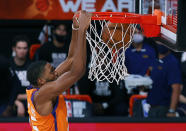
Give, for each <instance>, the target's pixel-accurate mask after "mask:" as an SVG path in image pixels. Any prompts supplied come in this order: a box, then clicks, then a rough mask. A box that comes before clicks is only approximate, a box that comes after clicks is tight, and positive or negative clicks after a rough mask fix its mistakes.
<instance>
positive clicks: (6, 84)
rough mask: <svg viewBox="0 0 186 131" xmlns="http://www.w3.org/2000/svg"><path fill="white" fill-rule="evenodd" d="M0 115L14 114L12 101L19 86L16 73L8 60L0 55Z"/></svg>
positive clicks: (9, 115) (8, 115)
mask: <svg viewBox="0 0 186 131" xmlns="http://www.w3.org/2000/svg"><path fill="white" fill-rule="evenodd" d="M0 74H1V75H0V88H1V92H0V116H3V117H11V116H15V114H16V113H15V108H14V106H13V105H14V101H15V100H16V98H17V93H18V89H19V87H20V86H21V83H20V81H19V79H18V78H17V75H16V74H15V73H14V71H13V70H11V68H10V63H9V61H8V60H7V59H6V58H5V57H3V56H1V55H0Z"/></svg>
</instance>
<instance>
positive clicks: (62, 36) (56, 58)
mask: <svg viewBox="0 0 186 131" xmlns="http://www.w3.org/2000/svg"><path fill="white" fill-rule="evenodd" d="M52 33H53V41H52V42H47V43H44V44H43V45H42V46H41V48H39V49H38V50H37V52H36V54H35V57H34V59H35V60H46V61H48V62H50V63H51V64H52V65H53V66H54V67H57V66H58V65H59V64H60V63H61V62H62V61H64V60H65V59H66V57H67V52H68V47H69V43H68V39H67V29H66V26H65V25H64V24H58V25H55V26H54V30H53V32H52Z"/></svg>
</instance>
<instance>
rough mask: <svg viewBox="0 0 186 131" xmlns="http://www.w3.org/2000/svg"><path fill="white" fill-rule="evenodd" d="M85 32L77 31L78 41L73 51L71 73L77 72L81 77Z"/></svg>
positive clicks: (84, 57)
mask: <svg viewBox="0 0 186 131" xmlns="http://www.w3.org/2000/svg"><path fill="white" fill-rule="evenodd" d="M85 33H86V30H81V29H80V30H78V41H77V45H78V46H77V48H76V49H75V52H74V56H73V61H72V67H71V71H72V72H77V73H79V74H80V75H82V74H83V73H84V71H85V68H86V67H85V65H86V40H85V39H86V38H85Z"/></svg>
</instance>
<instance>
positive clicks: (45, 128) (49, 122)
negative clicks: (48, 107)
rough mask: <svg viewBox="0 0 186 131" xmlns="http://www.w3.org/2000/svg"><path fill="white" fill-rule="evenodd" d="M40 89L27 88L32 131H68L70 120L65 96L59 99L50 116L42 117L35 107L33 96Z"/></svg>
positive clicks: (60, 96)
mask: <svg viewBox="0 0 186 131" xmlns="http://www.w3.org/2000/svg"><path fill="white" fill-rule="evenodd" d="M37 91H38V89H34V88H31V87H29V88H27V90H26V93H27V102H28V114H29V122H30V125H31V127H32V131H67V130H69V129H68V118H67V109H66V103H65V100H64V97H63V95H59V96H58V97H57V102H56V104H55V106H54V109H53V111H52V112H51V113H50V114H49V115H48V116H41V115H39V113H38V112H37V111H36V109H35V107H34V105H33V98H34V97H33V96H34V94H35V92H37Z"/></svg>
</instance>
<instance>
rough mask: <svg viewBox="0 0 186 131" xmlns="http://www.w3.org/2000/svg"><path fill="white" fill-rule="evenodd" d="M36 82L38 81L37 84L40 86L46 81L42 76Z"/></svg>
mask: <svg viewBox="0 0 186 131" xmlns="http://www.w3.org/2000/svg"><path fill="white" fill-rule="evenodd" d="M37 83H38V85H39V86H42V85H44V84H45V83H46V80H44V79H42V78H38V80H37Z"/></svg>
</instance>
